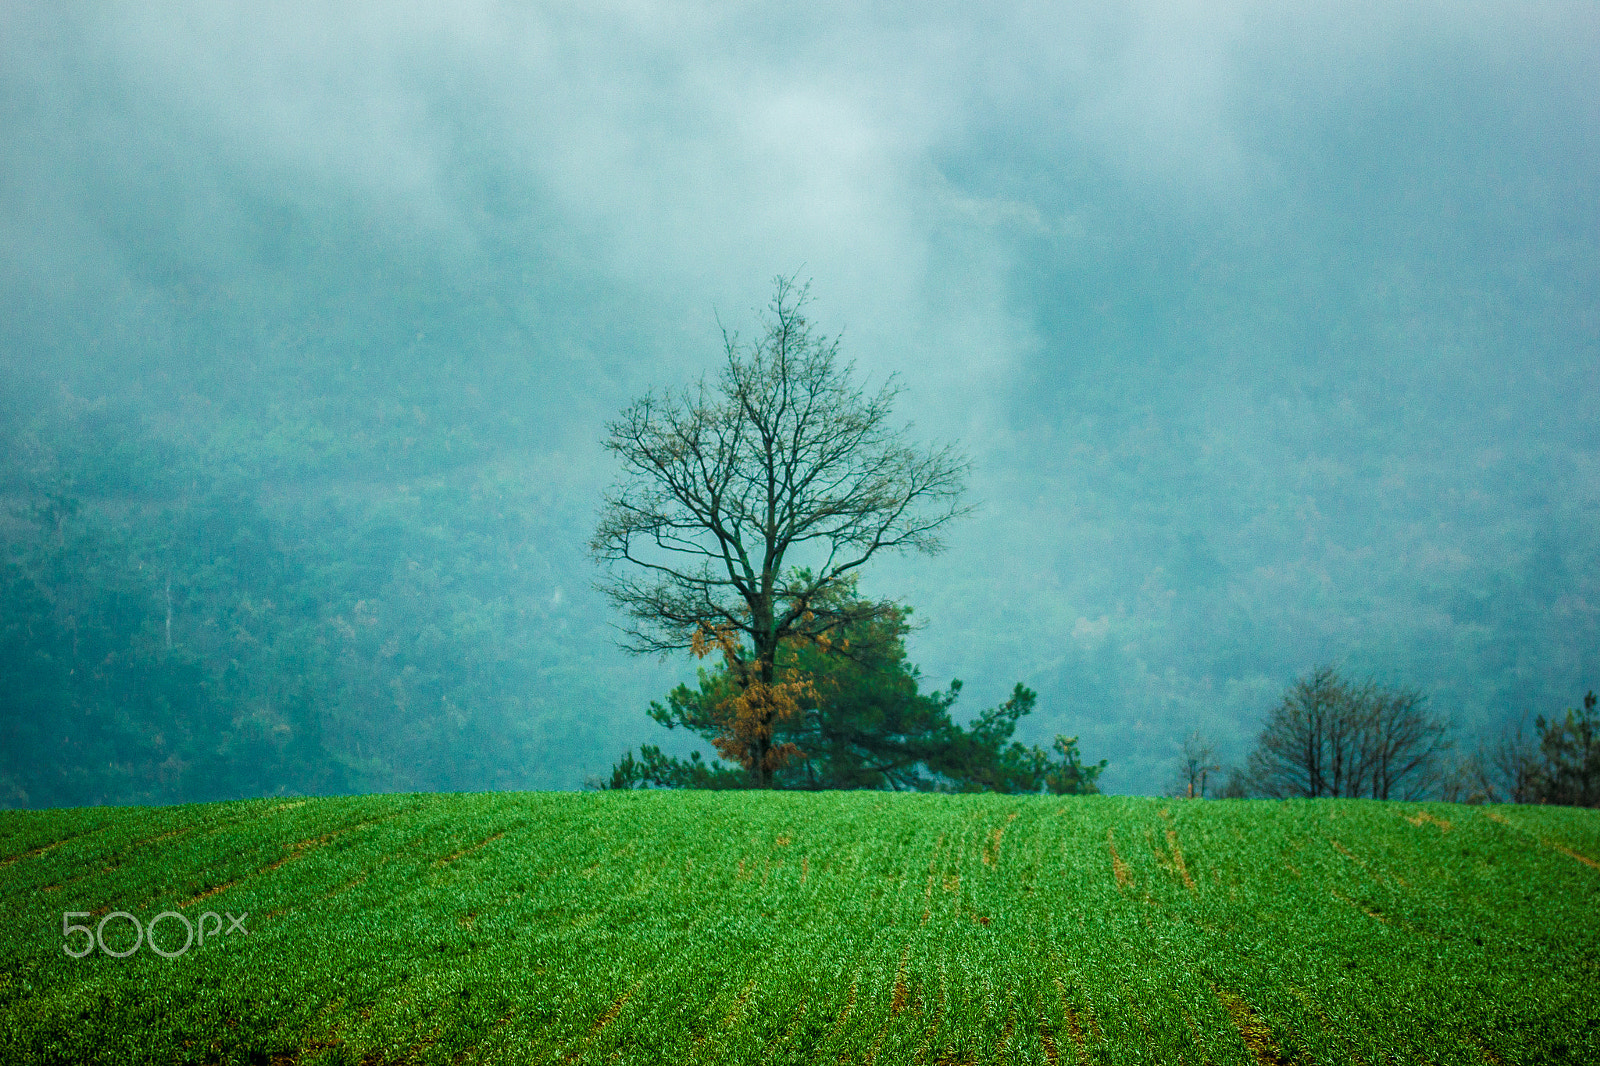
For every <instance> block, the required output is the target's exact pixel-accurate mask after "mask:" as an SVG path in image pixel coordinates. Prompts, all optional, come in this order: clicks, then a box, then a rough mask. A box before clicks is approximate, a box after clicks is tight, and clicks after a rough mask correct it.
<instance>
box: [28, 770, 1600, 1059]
mask: <svg viewBox="0 0 1600 1066" xmlns="http://www.w3.org/2000/svg"><path fill="white" fill-rule="evenodd" d="M117 911H123V912H127V914H129V915H131V916H132V917H133V918H135V919H137V920H138V921H139V922H140V923H141V926H143V925H144V924H147V923H149V922H150V921H151V920H152V919H154V918H156V916H157V915H158V914H159V913H161V912H165V911H175V912H177V913H178V914H180V915H182V916H183V917H184V918H186V919H188V920H189V922H190V923H191V924H194V923H198V924H199V926H200V927H201V928H203V929H204V930H205V931H206V938H205V940H204V942H203V943H194V944H192V945H191V946H190V947H189V948H188V949H187V950H186V951H184V952H183V953H182V954H178V955H176V956H175V957H172V958H166V957H162V956H161V955H159V954H156V953H155V952H153V951H152V950H151V946H150V944H149V943H148V942H144V943H139V944H138V945H137V947H135V931H134V926H133V924H132V922H131V921H129V920H128V918H125V917H120V916H119V917H110V915H112V913H113V912H117ZM67 912H88V915H89V916H88V917H76V918H69V919H66V924H82V925H88V926H90V927H91V928H94V927H99V928H100V932H101V937H102V939H103V941H104V948H105V949H107V950H102V948H101V946H99V945H95V946H94V947H93V949H92V950H91V951H89V953H88V954H86V955H85V957H83V958H72V957H69V955H68V953H67V952H68V950H69V949H70V950H71V951H82V950H83V949H84V948H85V947H87V946H88V945H89V943H90V940H89V937H90V936H91V935H92V934H85V933H82V932H73V933H71V934H70V935H68V936H66V937H64V936H63V925H64V921H63V914H64V913H67ZM207 912H215V913H216V914H217V916H218V917H217V919H215V920H213V919H210V918H203V917H202V916H203V915H204V914H206V913H207ZM246 913H247V914H248V917H246V918H244V919H243V930H244V931H239V930H238V929H235V930H234V931H232V932H231V933H230V932H229V931H228V929H229V926H230V924H231V923H230V922H229V920H228V918H227V917H226V916H227V915H232V916H234V917H238V916H239V915H241V914H246ZM1597 913H1600V812H1595V811H1576V810H1568V809H1552V808H1521V807H1500V808H1493V807H1490V808H1465V807H1453V806H1448V805H1442V804H1410V803H1374V802H1369V801H1339V800H1335V801H1315V802H1292V803H1272V802H1266V801H1248V802H1232V801H1230V802H1202V803H1183V802H1168V801H1162V800H1150V799H1132V798H1121V797H1098V796H1097V797H1082V798H1078V797H1068V798H1039V797H1029V798H1015V797H999V796H940V795H899V794H881V793H833V794H811V795H806V794H787V793H779V794H769V795H751V794H747V793H744V794H733V793H620V794H618V793H613V794H570V793H567V794H562V793H520V794H518V793H502V794H477V795H384V796H367V797H356V798H342V799H321V800H295V801H289V802H283V801H249V802H240V803H225V804H212V805H203V806H187V807H169V808H123V809H109V808H93V809H77V810H53V811H32V812H15V811H7V812H0V967H3V972H0V1060H3V1061H6V1062H106V1063H135V1062H162V1063H170V1062H197V1063H198V1062H272V1063H290V1062H297V1063H306V1064H309V1063H355V1062H360V1063H371V1064H377V1063H479V1062H496V1063H523V1062H526V1063H602V1062H621V1063H700V1062H704V1063H712V1062H716V1063H747V1062H748V1063H802V1062H805V1063H809V1062H829V1063H834V1062H855V1063H867V1062H877V1063H929V1064H932V1063H994V1062H1026V1063H1049V1064H1052V1066H1055V1064H1058V1063H1081V1062H1093V1063H1149V1062H1159V1063H1178V1062H1184V1063H1192V1064H1195V1066H1199V1064H1201V1063H1205V1062H1210V1063H1216V1064H1219V1066H1221V1064H1229V1063H1238V1064H1249V1063H1276V1062H1283V1061H1287V1062H1314V1063H1380V1062H1421V1061H1429V1062H1446V1063H1535V1062H1561V1061H1569V1062H1593V1061H1600V991H1597V989H1600V921H1597V919H1596V915H1597ZM102 923H104V924H102ZM213 926H216V927H218V928H215V929H214V928H213ZM184 942H185V927H184V925H183V922H182V921H180V920H179V919H178V918H172V917H167V918H163V919H162V920H161V921H160V922H159V923H156V925H155V944H156V946H157V947H160V948H161V949H162V950H163V951H166V952H169V953H175V952H177V951H178V949H180V948H181V947H182V946H183V944H184ZM130 948H133V950H132V951H131V953H129V954H127V955H126V956H125V957H116V956H114V955H112V954H110V953H109V952H124V951H128V950H129V949H130Z"/></svg>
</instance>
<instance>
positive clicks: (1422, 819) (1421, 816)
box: [1401, 811, 1450, 833]
mask: <svg viewBox="0 0 1600 1066" xmlns="http://www.w3.org/2000/svg"><path fill="white" fill-rule="evenodd" d="M1401 817H1402V818H1404V819H1405V820H1406V821H1408V822H1410V823H1411V824H1412V825H1417V826H1420V825H1426V824H1428V823H1432V824H1433V825H1436V826H1438V827H1439V832H1441V833H1448V832H1450V823H1449V822H1447V821H1445V820H1444V819H1443V818H1435V817H1434V816H1433V815H1431V814H1429V813H1428V812H1427V811H1418V812H1417V813H1416V814H1414V815H1406V814H1402V815H1401Z"/></svg>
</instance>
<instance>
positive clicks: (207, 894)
mask: <svg viewBox="0 0 1600 1066" xmlns="http://www.w3.org/2000/svg"><path fill="white" fill-rule="evenodd" d="M405 813H407V812H406V811H404V810H400V811H391V812H390V813H388V814H384V815H379V816H378V817H376V818H368V819H366V820H365V821H361V822H357V823H356V824H355V825H350V826H345V827H344V828H342V829H335V830H334V831H333V832H331V833H323V834H322V835H321V836H316V837H308V838H306V839H305V840H301V841H297V842H296V843H294V844H291V845H290V846H289V849H288V854H286V855H284V856H283V857H282V858H279V859H275V860H273V861H272V862H269V863H267V864H266V865H265V866H262V867H259V868H258V869H256V870H253V871H251V872H250V873H248V874H246V875H244V876H243V877H236V878H234V879H233V880H231V881H225V882H223V883H222V884H220V885H213V886H212V887H210V888H208V889H206V890H205V891H204V892H201V893H199V894H198V895H195V896H191V897H190V898H188V899H186V900H184V901H183V902H182V903H179V904H178V905H177V909H179V910H183V909H187V908H189V907H192V906H194V905H195V904H196V903H199V902H200V901H202V900H206V899H210V898H211V897H212V896H216V895H220V894H221V893H223V892H226V891H228V890H229V889H232V888H236V887H238V886H239V885H241V884H243V883H244V882H246V881H251V880H254V879H255V878H257V877H260V876H261V875H262V874H269V873H271V872H272V871H274V870H276V869H278V868H280V867H282V866H284V865H286V864H288V863H291V862H294V861H295V860H297V859H299V858H300V857H301V856H303V855H305V854H306V853H307V852H310V851H315V850H317V849H318V848H322V847H325V846H327V844H328V843H329V842H331V841H332V840H334V839H335V838H337V837H341V836H344V835H345V834H346V833H354V832H356V831H357V830H360V829H365V828H367V827H368V826H372V825H377V824H378V823H379V822H387V821H389V820H390V819H393V818H398V817H400V815H402V814H405Z"/></svg>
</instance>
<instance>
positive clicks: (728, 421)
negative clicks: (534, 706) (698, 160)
mask: <svg viewBox="0 0 1600 1066" xmlns="http://www.w3.org/2000/svg"><path fill="white" fill-rule="evenodd" d="M775 285H776V291H775V293H774V295H773V298H772V303H771V304H770V305H769V308H768V311H769V314H768V315H767V317H766V318H765V321H764V323H763V324H764V326H765V330H764V333H763V334H762V336H761V338H760V339H759V340H757V341H756V342H754V343H753V344H748V345H742V344H741V343H740V341H739V338H738V336H737V335H736V334H729V333H728V332H727V331H724V333H723V349H724V354H725V356H726V359H727V364H726V366H725V367H724V368H723V370H722V372H721V375H720V377H719V379H718V380H717V381H716V382H715V383H708V382H707V381H706V380H705V379H701V381H700V383H699V385H698V387H697V388H695V389H692V390H688V391H685V392H682V393H672V392H667V393H664V394H661V395H655V394H648V395H646V396H644V397H643V398H642V399H640V400H637V401H635V402H634V403H633V404H632V405H630V406H629V407H628V408H627V409H625V410H624V411H623V412H622V416H621V417H620V418H618V419H617V420H616V421H614V422H611V423H609V424H608V426H607V430H608V436H607V439H606V447H607V448H608V449H610V450H611V451H612V452H614V453H616V454H617V455H618V456H619V457H621V459H622V462H623V467H624V472H623V475H622V477H621V479H620V480H619V481H618V483H617V485H616V486H615V487H614V488H613V489H612V490H611V491H610V492H609V493H608V494H607V495H606V497H605V503H604V507H603V509H602V514H601V519H600V525H599V529H598V530H597V532H596V533H595V535H594V538H593V539H592V541H591V542H590V548H591V550H592V552H593V554H594V556H595V558H596V559H597V561H599V562H600V563H601V564H602V566H604V567H606V569H607V573H608V580H606V581H605V582H603V583H602V584H601V585H600V588H601V590H602V591H603V592H605V593H606V594H607V595H608V596H609V597H610V598H611V600H612V601H613V602H614V603H615V604H616V605H617V606H618V607H620V608H621V609H622V610H624V611H625V612H626V613H627V614H628V616H629V618H630V619H631V624H630V625H628V626H627V627H626V629H625V633H626V634H627V641H626V643H625V645H624V646H625V647H627V648H629V649H630V650H633V651H637V652H653V653H661V654H665V653H667V652H671V651H676V650H682V649H689V650H692V651H694V652H695V653H696V654H698V655H705V654H708V653H710V652H712V651H718V652H720V653H721V654H722V655H723V656H724V657H725V658H726V660H727V662H728V666H729V673H730V676H731V677H732V678H733V679H734V681H735V684H736V685H737V687H738V690H739V692H738V695H737V696H736V697H735V698H734V699H732V700H730V701H729V702H728V704H727V705H726V706H725V707H724V708H723V709H722V713H723V714H724V717H725V722H724V724H723V729H722V732H721V734H720V735H719V737H718V740H717V746H718V748H719V750H721V751H722V752H723V753H724V754H725V755H728V756H729V757H731V758H735V759H737V760H738V761H739V762H740V763H741V764H742V765H743V766H744V767H745V768H746V769H747V770H748V771H749V772H750V774H751V777H752V783H754V784H756V785H758V786H762V787H765V786H767V785H769V784H770V783H771V780H772V773H773V771H775V770H777V769H779V768H780V767H782V766H783V765H784V764H785V762H786V761H787V760H788V759H789V758H792V757H795V756H796V755H798V754H800V753H798V752H796V751H791V750H789V748H792V745H777V746H774V744H773V740H772V737H773V727H774V725H775V724H776V723H777V722H778V721H779V720H780V719H782V718H784V717H786V716H788V715H792V714H794V713H797V711H798V703H797V697H798V696H799V695H800V694H801V693H802V692H803V691H804V683H805V682H804V679H801V678H787V677H786V678H780V677H779V676H778V670H777V667H776V659H777V653H778V648H779V645H780V644H782V643H784V642H785V641H791V640H810V641H816V642H820V643H824V644H826V643H827V642H828V641H830V640H832V639H834V638H836V637H838V635H839V634H840V632H841V631H842V630H843V629H844V627H846V626H849V625H851V624H852V623H859V622H864V621H867V620H870V619H875V618H885V619H886V618H888V617H889V616H890V614H891V612H892V611H893V610H894V608H895V605H894V604H892V603H888V602H874V601H870V600H862V599H857V598H854V597H852V596H842V595H830V593H834V592H837V591H839V590H842V589H844V588H845V586H846V583H847V582H848V581H849V580H850V579H851V577H852V576H853V575H854V574H855V573H857V572H858V571H859V569H860V568H861V567H862V566H863V565H865V564H866V563H867V561H868V560H870V559H871V558H872V557H873V556H875V555H877V554H878V553H880V552H884V551H908V550H916V551H922V552H935V551H938V550H939V549H940V548H941V547H942V544H941V542H940V539H939V532H940V530H941V528H942V527H943V526H944V525H945V524H946V523H947V522H949V521H950V520H951V519H952V518H955V517H956V516H957V515H959V514H962V513H964V511H965V510H967V509H966V508H964V507H962V506H960V505H959V497H960V495H961V493H962V491H963V488H964V483H965V479H966V473H967V463H966V461H965V459H963V458H962V457H961V456H959V455H958V454H956V453H955V452H954V451H953V450H952V448H950V447H949V446H945V447H941V448H933V449H926V450H924V449H918V448H916V447H913V446H912V445H911V444H909V443H908V442H907V439H906V430H905V429H896V428H894V427H892V426H891V425H890V423H889V416H890V410H891V407H892V405H893V401H894V399H895V396H896V395H897V392H898V389H897V388H896V387H895V384H894V382H893V379H892V378H891V380H890V381H889V382H888V383H886V384H885V385H884V386H883V388H882V389H880V390H879V391H878V392H876V393H875V394H871V395H869V394H867V393H865V392H863V391H862V390H861V389H860V388H858V387H856V386H855V385H853V384H852V383H851V380H850V379H851V373H852V369H853V368H852V367H851V366H850V365H849V364H845V365H843V366H841V365H840V363H839V360H838V347H839V342H838V339H837V338H833V339H831V340H830V339H828V338H826V337H822V336H819V335H816V334H814V333H813V332H812V329H811V325H810V323H809V322H808V321H807V320H806V317H805V315H804V313H803V311H804V308H805V305H806V303H807V301H808V298H809V285H805V286H799V287H797V286H796V285H795V283H794V279H793V278H784V277H779V278H777V279H776V283H775Z"/></svg>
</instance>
